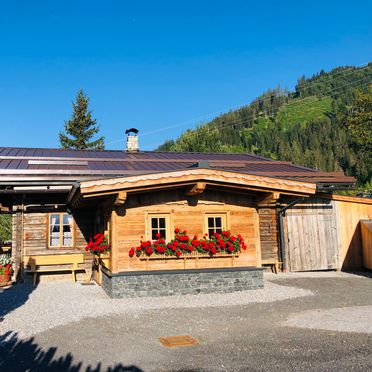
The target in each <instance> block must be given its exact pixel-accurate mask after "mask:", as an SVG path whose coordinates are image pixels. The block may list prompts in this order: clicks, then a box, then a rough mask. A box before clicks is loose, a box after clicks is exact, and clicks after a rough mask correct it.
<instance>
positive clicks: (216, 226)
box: [205, 214, 226, 237]
mask: <svg viewBox="0 0 372 372" xmlns="http://www.w3.org/2000/svg"><path fill="white" fill-rule="evenodd" d="M205 225H206V233H207V234H208V236H209V237H212V235H213V234H214V233H221V232H222V231H224V230H226V215H225V214H206V215H205Z"/></svg>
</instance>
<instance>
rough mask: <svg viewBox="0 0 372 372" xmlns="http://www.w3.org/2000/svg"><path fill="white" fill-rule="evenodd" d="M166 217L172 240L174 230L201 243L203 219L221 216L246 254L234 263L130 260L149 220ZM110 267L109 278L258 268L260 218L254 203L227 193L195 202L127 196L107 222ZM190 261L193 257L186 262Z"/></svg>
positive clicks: (174, 195)
mask: <svg viewBox="0 0 372 372" xmlns="http://www.w3.org/2000/svg"><path fill="white" fill-rule="evenodd" d="M152 215H154V216H156V215H161V216H167V218H168V221H169V224H170V226H169V231H170V234H171V237H172V236H173V230H174V228H176V227H179V228H181V229H186V230H187V231H188V234H189V235H190V236H193V235H198V236H199V237H202V236H203V235H204V234H205V233H206V232H207V231H206V227H205V218H206V216H209V215H219V216H223V217H224V218H225V221H226V226H225V228H226V229H227V230H230V231H231V232H232V233H233V234H241V235H242V236H243V237H244V239H245V242H246V244H247V250H246V251H242V252H241V253H240V254H239V255H238V256H237V257H233V260H232V259H231V257H229V256H228V255H226V257H214V258H210V257H205V258H204V257H203V258H200V259H199V258H198V257H195V259H187V260H186V259H177V258H174V257H172V258H170V259H166V260H165V259H161V258H159V259H153V258H152V259H151V260H147V259H141V258H138V257H132V258H130V257H129V255H128V252H129V250H130V249H131V248H132V247H136V246H138V245H139V242H140V240H141V237H142V239H145V240H146V239H149V236H148V235H149V232H148V229H149V223H148V217H149V216H152ZM110 225H111V245H112V251H111V262H110V267H111V270H112V271H113V272H121V271H139V270H164V269H166V270H170V269H184V268H189V269H195V268H211V267H224V266H237V267H238V266H260V261H261V255H260V234H259V216H258V213H257V210H256V208H255V206H254V198H252V197H247V196H244V195H239V194H235V193H228V192H216V191H211V190H206V191H205V192H204V193H202V194H201V195H200V196H198V197H187V196H185V192H184V190H183V189H176V190H167V191H156V192H151V193H140V194H133V195H130V196H129V197H128V198H127V200H126V202H125V205H124V206H122V207H116V208H115V209H114V210H113V212H112V216H111V223H110ZM191 257H192V256H191Z"/></svg>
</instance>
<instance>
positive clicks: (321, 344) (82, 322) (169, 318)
mask: <svg viewBox="0 0 372 372" xmlns="http://www.w3.org/2000/svg"><path fill="white" fill-rule="evenodd" d="M27 288H28V289H27ZM14 299H17V303H16V304H15V305H13V308H12V305H10V303H11V302H12V300H14ZM4 306H5V308H4ZM2 309H3V310H2ZM4 309H6V310H4ZM371 309H372V279H371V278H365V277H362V276H356V275H350V274H343V273H334V272H328V273H310V274H279V275H272V274H266V275H265V289H264V290H259V291H247V292H240V293H234V294H229V295H226V294H218V295H196V296H175V297H166V298H148V299H137V300H135V299H130V300H128V299H120V300H111V299H109V298H107V297H106V295H105V294H104V293H103V292H102V291H101V290H100V288H98V287H95V286H93V287H91V286H88V287H83V286H81V285H79V284H77V285H73V284H72V283H66V282H63V283H61V282H60V283H58V282H53V283H43V285H40V286H38V287H37V289H36V290H34V291H32V287H31V290H30V288H29V287H27V286H15V287H13V288H12V289H11V290H10V291H5V292H3V293H0V314H1V311H2V313H3V315H2V316H3V318H4V320H3V321H2V322H0V333H3V334H4V333H5V334H4V335H3V336H2V338H1V337H0V370H3V369H4V368H3V369H2V367H4V366H6V367H7V368H8V366H15V367H16V368H17V369H9V368H8V369H9V370H20V371H22V370H31V371H33V370H34V371H39V370H53V371H59V370H61V371H88V370H89V371H106V370H108V371H116V372H118V371H135V372H138V371H146V372H147V371H190V372H191V371H250V370H252V371H266V370H276V371H277V370H280V371H330V370H335V371H349V370H353V371H367V370H372V333H371V327H370V325H371V323H372V318H371V314H372V311H371ZM31 335H33V336H34V337H33V338H29V336H31ZM174 335H191V336H193V337H194V338H196V339H197V340H198V341H199V345H197V346H193V347H184V348H165V347H164V346H162V345H161V343H160V342H159V337H164V336H174ZM1 340H2V341H1ZM2 363H3V364H2Z"/></svg>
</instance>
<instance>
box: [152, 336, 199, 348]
mask: <svg viewBox="0 0 372 372" xmlns="http://www.w3.org/2000/svg"><path fill="white" fill-rule="evenodd" d="M159 340H160V342H161V343H162V344H163V345H164V346H166V347H184V346H194V345H198V344H199V342H198V341H197V340H195V338H193V337H191V336H171V337H160V338H159Z"/></svg>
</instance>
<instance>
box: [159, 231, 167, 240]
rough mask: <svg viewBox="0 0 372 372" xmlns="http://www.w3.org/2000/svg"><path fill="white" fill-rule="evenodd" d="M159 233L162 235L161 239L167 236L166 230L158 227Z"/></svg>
mask: <svg viewBox="0 0 372 372" xmlns="http://www.w3.org/2000/svg"><path fill="white" fill-rule="evenodd" d="M159 233H160V235H161V237H162V238H163V239H166V238H167V232H166V230H165V229H160V230H159Z"/></svg>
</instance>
